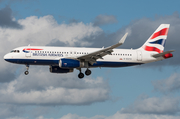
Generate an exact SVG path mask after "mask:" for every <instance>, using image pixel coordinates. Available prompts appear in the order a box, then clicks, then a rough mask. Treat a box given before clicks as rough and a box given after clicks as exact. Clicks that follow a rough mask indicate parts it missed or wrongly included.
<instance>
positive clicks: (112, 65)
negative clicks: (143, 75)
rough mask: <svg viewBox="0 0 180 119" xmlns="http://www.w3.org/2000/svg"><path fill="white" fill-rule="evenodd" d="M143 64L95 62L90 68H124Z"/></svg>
mask: <svg viewBox="0 0 180 119" xmlns="http://www.w3.org/2000/svg"><path fill="white" fill-rule="evenodd" d="M140 64H143V63H138V62H111V61H97V62H96V63H94V64H93V65H90V67H126V66H134V65H140Z"/></svg>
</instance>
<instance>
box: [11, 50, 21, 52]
mask: <svg viewBox="0 0 180 119" xmlns="http://www.w3.org/2000/svg"><path fill="white" fill-rule="evenodd" d="M11 52H13V53H19V50H12V51H11Z"/></svg>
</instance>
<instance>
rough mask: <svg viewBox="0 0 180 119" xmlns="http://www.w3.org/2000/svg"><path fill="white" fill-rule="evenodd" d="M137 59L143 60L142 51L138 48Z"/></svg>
mask: <svg viewBox="0 0 180 119" xmlns="http://www.w3.org/2000/svg"><path fill="white" fill-rule="evenodd" d="M137 61H142V52H141V51H140V50H137Z"/></svg>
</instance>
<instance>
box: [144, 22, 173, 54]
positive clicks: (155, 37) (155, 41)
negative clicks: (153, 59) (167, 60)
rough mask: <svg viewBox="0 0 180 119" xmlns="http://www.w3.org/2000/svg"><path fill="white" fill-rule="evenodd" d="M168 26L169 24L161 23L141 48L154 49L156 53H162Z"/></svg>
mask: <svg viewBox="0 0 180 119" xmlns="http://www.w3.org/2000/svg"><path fill="white" fill-rule="evenodd" d="M169 27H170V24H161V25H160V26H159V27H158V28H157V29H156V31H155V32H154V33H153V34H152V35H151V36H150V37H149V39H148V40H147V41H146V42H145V43H144V45H143V46H142V48H143V49H144V50H145V51H155V52H158V53H162V52H163V51H164V46H165V43H166V38H167V34H168V30H169Z"/></svg>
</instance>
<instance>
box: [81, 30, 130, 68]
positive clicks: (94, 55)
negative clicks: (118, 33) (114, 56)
mask: <svg viewBox="0 0 180 119" xmlns="http://www.w3.org/2000/svg"><path fill="white" fill-rule="evenodd" d="M127 35H128V33H126V34H125V35H124V36H123V37H122V38H121V40H120V41H119V43H117V44H115V45H112V46H110V47H107V48H103V49H101V50H98V51H95V52H92V53H89V54H87V55H83V56H80V57H77V59H79V60H84V61H88V62H89V63H90V64H91V65H93V64H94V63H95V62H96V60H97V59H103V57H104V56H106V55H110V54H111V53H112V52H113V49H114V48H116V47H119V46H120V45H122V44H123V43H124V41H125V39H126V37H127Z"/></svg>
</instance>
